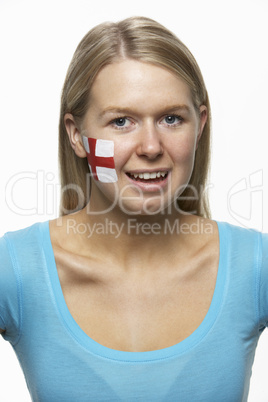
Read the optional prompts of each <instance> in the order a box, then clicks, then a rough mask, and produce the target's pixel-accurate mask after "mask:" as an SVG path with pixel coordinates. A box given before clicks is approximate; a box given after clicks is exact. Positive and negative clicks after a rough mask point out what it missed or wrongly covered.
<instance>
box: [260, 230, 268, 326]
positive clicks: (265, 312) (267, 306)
mask: <svg viewBox="0 0 268 402" xmlns="http://www.w3.org/2000/svg"><path fill="white" fill-rule="evenodd" d="M261 250H262V252H261V271H260V319H261V324H263V325H264V326H266V327H267V326H268V234H262V242H261Z"/></svg>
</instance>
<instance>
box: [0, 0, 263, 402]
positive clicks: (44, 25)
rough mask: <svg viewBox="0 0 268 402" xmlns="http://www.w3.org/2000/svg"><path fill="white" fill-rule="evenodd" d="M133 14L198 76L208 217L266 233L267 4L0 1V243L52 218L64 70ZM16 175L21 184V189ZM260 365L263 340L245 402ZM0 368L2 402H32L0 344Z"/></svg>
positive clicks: (258, 384) (254, 399)
mask: <svg viewBox="0 0 268 402" xmlns="http://www.w3.org/2000/svg"><path fill="white" fill-rule="evenodd" d="M133 15H144V16H147V17H150V18H153V19H156V20H157V21H159V22H160V23H162V24H164V25H165V26H166V27H167V28H169V29H171V30H172V31H173V32H174V33H175V34H176V35H177V36H178V37H179V38H180V39H181V40H182V41H183V42H184V43H185V44H186V45H187V46H188V47H189V48H190V50H191V51H192V53H193V54H194V56H195V57H196V59H197V61H198V63H199V65H200V67H201V70H202V72H203V75H204V78H205V81H206V84H207V88H208V91H209V94H210V100H211V106H212V116H213V154H212V173H211V178H210V184H211V187H210V199H211V205H212V216H213V218H214V219H217V220H221V221H228V222H230V223H233V224H236V225H240V226H248V227H253V228H256V229H259V230H262V231H265V232H268V208H267V207H266V208H265V207H264V206H265V205H267V200H268V194H267V193H268V162H267V137H268V130H267V117H268V100H267V99H268V96H267V94H268V77H267V75H268V74H267V73H268V58H267V48H268V23H267V21H268V1H267V0H225V1H221V2H219V1H215V0H202V1H199V0H187V1H186V0H184V1H181V0H174V1H173V0H165V1H159V2H156V1H148V2H145V1H144V0H142V1H141V0H135V1H134V0H133V1H132V2H130V1H123V0H122V1H121V0H111V1H108V0H106V1H101V0H99V1H85V0H84V1H83V0H76V1H70V0H58V1H57V0H53V1H52V0H47V1H46V2H43V1H29V0H24V1H18V0H17V1H15V0H8V1H3V0H0V38H1V39H0V41H1V44H0V46H1V47H0V49H1V55H0V60H1V63H0V71H1V74H0V88H1V90H0V114H1V120H0V130H1V147H0V178H1V192H0V211H1V225H0V235H2V234H3V233H4V232H6V231H9V230H15V229H19V228H22V227H25V226H28V225H30V224H32V223H34V222H36V221H44V220H47V219H51V218H53V217H56V216H57V212H58V211H57V209H58V199H57V191H55V188H57V187H58V183H59V182H58V168H57V127H58V114H59V102H60V91H61V87H62V85H63V80H64V77H65V73H66V70H67V67H68V64H69V62H70V60H71V57H72V54H73V52H74V50H75V48H76V46H77V44H78V42H79V41H80V40H81V38H82V37H83V36H84V34H85V33H86V32H87V31H88V30H89V29H91V28H92V27H93V26H94V25H96V24H98V23H100V22H103V21H107V20H111V21H117V20H120V19H122V18H126V17H129V16H133ZM21 172H24V173H23V174H24V176H25V172H28V173H27V174H26V176H27V177H28V178H25V179H24V180H20V176H19V175H20V174H21ZM37 178H38V183H39V186H37ZM40 183H41V184H40ZM239 190H241V191H240V192H239ZM5 193H6V194H7V198H6V199H5ZM11 196H12V197H11ZM22 210H24V212H22ZM26 210H27V211H26ZM26 212H27V214H26ZM0 279H1V278H0ZM267 356H268V336H267V334H264V335H263V336H262V339H261V341H260V344H259V348H258V350H257V357H256V361H255V364H254V370H253V378H252V383H251V391H250V398H249V401H251V402H264V401H268V390H267V387H266V383H267V378H266V377H267V374H266V373H267V371H268V370H267V369H268V364H266V363H265V361H266V360H267ZM0 362H1V364H0V400H1V402H14V401H20V402H26V401H30V398H29V396H28V392H27V389H26V386H25V383H24V379H23V375H22V373H21V371H20V368H19V365H18V363H17V360H16V357H15V355H14V353H13V351H12V350H11V347H10V346H9V344H7V343H6V342H4V341H2V340H0ZM212 381H213V379H212ZM223 392H224V390H223Z"/></svg>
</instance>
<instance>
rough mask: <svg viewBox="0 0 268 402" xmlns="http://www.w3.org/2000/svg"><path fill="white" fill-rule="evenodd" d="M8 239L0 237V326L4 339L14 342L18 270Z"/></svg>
mask: <svg viewBox="0 0 268 402" xmlns="http://www.w3.org/2000/svg"><path fill="white" fill-rule="evenodd" d="M14 263H15V260H14V258H13V256H12V247H11V245H10V244H9V241H8V239H6V238H5V236H4V237H2V238H0V328H1V329H3V330H4V333H3V334H2V336H3V338H4V339H5V340H8V341H9V342H10V343H11V344H15V343H16V342H17V340H18V338H19V330H20V309H19V283H18V272H16V267H15V266H14V265H15V264H14Z"/></svg>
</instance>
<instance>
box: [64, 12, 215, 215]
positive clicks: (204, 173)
mask: <svg viewBox="0 0 268 402" xmlns="http://www.w3.org/2000/svg"><path fill="white" fill-rule="evenodd" d="M122 58H129V59H135V60H140V61H144V62H149V63H153V64H155V65H160V66H162V67H164V68H166V69H168V70H170V71H171V72H173V73H175V74H177V75H178V76H179V77H180V78H181V79H183V80H184V81H185V82H186V83H187V84H188V86H189V88H190V90H191V94H192V99H193V103H194V106H195V108H196V110H197V111H198V113H199V107H200V106H201V105H205V106H206V107H207V114H208V119H207V122H206V125H205V128H204V130H203V134H202V136H201V139H200V141H199V145H198V148H197V151H196V155H195V163H194V168H193V172H192V175H191V179H190V181H189V183H188V186H187V187H186V188H185V190H184V191H183V193H182V194H181V196H180V199H179V200H178V203H179V207H180V209H181V210H183V211H185V212H191V213H195V214H197V215H199V216H204V217H210V211H209V203H208V198H207V195H206V191H204V190H205V189H206V182H207V177H208V171H209V162H210V105H209V99H208V95H207V90H206V87H205V84H204V80H203V77H202V74H201V71H200V69H199V67H198V65H197V63H196V61H195V59H194V57H193V55H192V54H191V52H190V51H189V50H188V48H187V47H186V46H185V45H184V44H183V43H182V42H181V41H180V40H179V39H178V38H177V37H176V36H175V35H174V34H173V33H172V32H170V31H169V30H167V29H166V28H165V27H163V26H162V25H161V24H159V23H158V22H156V21H154V20H152V19H149V18H145V17H131V18H127V19H125V20H122V21H120V22H117V23H114V22H105V23H102V24H100V25H97V26H96V27H94V28H93V29H91V30H90V31H89V32H88V33H87V34H86V35H85V36H84V38H83V39H82V41H81V42H80V43H79V45H78V47H77V49H76V51H75V53H74V55H73V58H72V61H71V63H70V66H69V69H68V71H67V75H66V78H65V82H64V86H63V90H62V97H61V110H60V122H59V162H60V176H61V188H62V195H61V206H60V213H61V215H65V214H67V213H69V212H73V211H75V210H79V209H81V208H83V207H84V206H85V205H86V204H87V203H88V201H89V197H90V189H89V187H90V186H89V185H88V177H89V175H88V172H89V170H88V164H87V160H86V158H84V159H83V158H79V157H78V156H76V154H75V153H74V151H73V149H72V148H71V145H70V143H69V138H68V135H67V132H66V128H65V124H64V115H65V114H66V113H71V114H72V115H73V117H74V119H75V120H76V122H77V123H78V124H79V123H80V122H82V120H83V117H84V116H85V113H86V111H87V108H88V104H89V100H90V89H91V86H92V84H93V81H94V79H95V77H96V75H97V74H98V72H99V71H100V69H101V68H102V67H104V66H105V65H107V64H111V63H113V62H114V61H118V60H119V59H122ZM193 190H195V191H198V196H197V197H196V196H194V194H193Z"/></svg>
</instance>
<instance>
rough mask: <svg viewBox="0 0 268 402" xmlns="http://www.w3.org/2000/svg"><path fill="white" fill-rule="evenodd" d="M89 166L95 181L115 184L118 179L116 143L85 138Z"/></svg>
mask: <svg viewBox="0 0 268 402" xmlns="http://www.w3.org/2000/svg"><path fill="white" fill-rule="evenodd" d="M83 144H84V147H85V150H86V153H87V161H88V166H89V168H90V170H91V173H92V175H93V177H94V179H95V180H99V181H101V182H102V183H115V182H116V181H117V180H118V178H117V174H116V170H115V165H114V142H113V141H108V140H97V139H96V138H88V137H85V136H83Z"/></svg>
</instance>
